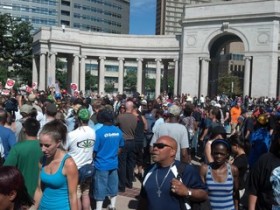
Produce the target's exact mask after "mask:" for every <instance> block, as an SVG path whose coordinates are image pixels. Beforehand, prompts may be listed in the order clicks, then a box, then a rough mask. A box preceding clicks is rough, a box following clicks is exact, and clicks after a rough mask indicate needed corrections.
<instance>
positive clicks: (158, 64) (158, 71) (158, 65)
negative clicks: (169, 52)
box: [155, 58, 161, 98]
mask: <svg viewBox="0 0 280 210" xmlns="http://www.w3.org/2000/svg"><path fill="white" fill-rule="evenodd" d="M155 61H156V91H155V97H156V98H157V97H158V96H159V95H160V79H161V59H159V58H157V59H155Z"/></svg>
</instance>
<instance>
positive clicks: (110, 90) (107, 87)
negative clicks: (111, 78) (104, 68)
mask: <svg viewBox="0 0 280 210" xmlns="http://www.w3.org/2000/svg"><path fill="white" fill-rule="evenodd" d="M104 90H105V92H106V93H113V92H114V91H115V84H114V83H113V82H109V83H106V84H105V87H104Z"/></svg>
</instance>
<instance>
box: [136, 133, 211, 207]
mask: <svg viewBox="0 0 280 210" xmlns="http://www.w3.org/2000/svg"><path fill="white" fill-rule="evenodd" d="M176 152H177V142H176V141H175V139H173V138H171V137H170V136H161V137H160V138H159V139H158V140H157V141H156V142H155V143H154V144H153V149H152V153H151V154H152V160H153V161H154V162H155V164H153V165H152V166H151V167H150V168H148V169H147V171H146V173H145V177H144V181H143V183H142V189H141V192H140V201H139V204H138V208H137V209H138V210H170V209H172V210H180V209H183V208H181V207H182V205H183V206H184V207H186V209H191V202H192V201H193V202H200V201H204V200H206V199H207V192H206V186H205V185H204V183H203V182H202V180H201V178H200V177H199V173H198V170H197V169H195V168H194V167H193V166H192V165H189V164H185V165H184V168H183V170H182V173H181V171H178V170H179V168H181V166H182V164H180V161H176V160H175V156H176ZM180 170H181V169H180Z"/></svg>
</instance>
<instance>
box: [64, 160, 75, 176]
mask: <svg viewBox="0 0 280 210" xmlns="http://www.w3.org/2000/svg"><path fill="white" fill-rule="evenodd" d="M64 169H65V173H68V172H70V173H73V172H76V171H77V170H78V169H77V165H76V163H75V161H74V160H73V158H71V157H69V158H67V159H66V160H65V163H64Z"/></svg>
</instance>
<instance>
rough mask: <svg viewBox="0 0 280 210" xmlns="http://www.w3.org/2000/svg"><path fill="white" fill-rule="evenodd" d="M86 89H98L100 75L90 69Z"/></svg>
mask: <svg viewBox="0 0 280 210" xmlns="http://www.w3.org/2000/svg"><path fill="white" fill-rule="evenodd" d="M86 90H91V91H95V90H98V77H97V76H94V75H91V73H90V71H87V72H86Z"/></svg>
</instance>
